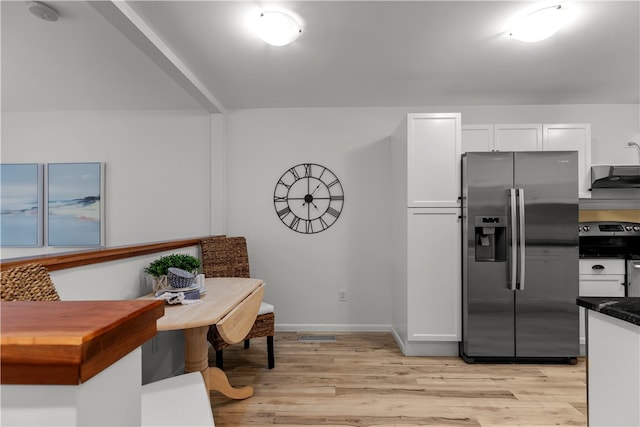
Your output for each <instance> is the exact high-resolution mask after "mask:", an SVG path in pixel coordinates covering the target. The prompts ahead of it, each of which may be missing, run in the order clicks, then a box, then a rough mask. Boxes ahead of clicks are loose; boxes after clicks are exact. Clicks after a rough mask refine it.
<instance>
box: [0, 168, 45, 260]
mask: <svg viewBox="0 0 640 427" xmlns="http://www.w3.org/2000/svg"><path fill="white" fill-rule="evenodd" d="M43 212H44V201H43V165H42V164H39V163H2V164H0V246H2V247H40V246H42V245H43Z"/></svg>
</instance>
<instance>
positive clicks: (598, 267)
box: [591, 264, 604, 270]
mask: <svg viewBox="0 0 640 427" xmlns="http://www.w3.org/2000/svg"><path fill="white" fill-rule="evenodd" d="M591 269H592V270H604V265H600V264H596V265H594V266H593V267H591Z"/></svg>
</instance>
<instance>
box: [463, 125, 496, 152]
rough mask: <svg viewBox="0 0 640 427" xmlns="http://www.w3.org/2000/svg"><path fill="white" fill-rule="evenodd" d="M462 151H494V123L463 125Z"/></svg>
mask: <svg viewBox="0 0 640 427" xmlns="http://www.w3.org/2000/svg"><path fill="white" fill-rule="evenodd" d="M461 135H462V137H461V142H460V143H461V147H462V148H461V153H467V152H473V151H480V152H484V151H494V145H493V125H463V126H462V131H461Z"/></svg>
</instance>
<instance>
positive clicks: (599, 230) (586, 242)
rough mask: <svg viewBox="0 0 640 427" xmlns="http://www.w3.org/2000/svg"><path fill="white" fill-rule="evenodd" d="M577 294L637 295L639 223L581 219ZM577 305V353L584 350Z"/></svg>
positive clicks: (638, 280)
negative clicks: (578, 333)
mask: <svg viewBox="0 0 640 427" xmlns="http://www.w3.org/2000/svg"><path fill="white" fill-rule="evenodd" d="M578 239H579V247H580V248H579V253H580V261H579V265H580V284H579V288H580V290H579V293H580V296H591V297H624V296H640V223H632V222H621V221H599V222H581V223H580V224H579V228H578ZM584 344H585V328H584V309H583V308H582V307H580V354H581V355H584V354H585V349H584Z"/></svg>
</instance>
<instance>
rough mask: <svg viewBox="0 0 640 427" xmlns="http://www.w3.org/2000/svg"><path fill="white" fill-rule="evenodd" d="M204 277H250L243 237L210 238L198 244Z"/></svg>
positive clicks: (245, 242) (245, 244) (245, 243)
mask: <svg viewBox="0 0 640 427" xmlns="http://www.w3.org/2000/svg"><path fill="white" fill-rule="evenodd" d="M200 248H201V251H202V271H203V273H204V275H205V277H251V275H250V272H249V253H248V252H247V240H246V239H245V238H244V237H227V236H211V237H206V238H204V239H202V241H201V242H200Z"/></svg>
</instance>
